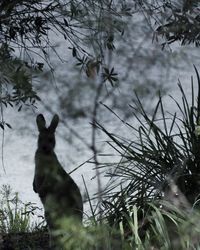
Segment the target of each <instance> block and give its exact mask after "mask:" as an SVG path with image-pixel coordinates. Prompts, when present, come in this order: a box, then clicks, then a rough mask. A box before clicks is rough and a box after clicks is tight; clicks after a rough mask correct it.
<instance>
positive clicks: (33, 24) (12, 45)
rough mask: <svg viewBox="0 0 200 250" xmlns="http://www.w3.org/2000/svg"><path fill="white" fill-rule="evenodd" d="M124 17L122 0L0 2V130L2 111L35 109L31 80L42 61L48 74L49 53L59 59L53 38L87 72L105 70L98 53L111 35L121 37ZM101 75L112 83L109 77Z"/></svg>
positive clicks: (110, 42) (126, 10)
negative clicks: (63, 43)
mask: <svg viewBox="0 0 200 250" xmlns="http://www.w3.org/2000/svg"><path fill="white" fill-rule="evenodd" d="M128 15H130V9H129V8H127V7H126V1H125V0H124V1H118V0H116V1H111V2H106V1H99V0H92V1H91V0H87V1H78V0H77V1H76V0H70V1H67V2H65V1H62V0H56V1H46V0H31V1H28V0H25V1H21V0H15V1H6V0H3V1H1V3H0V17H1V23H0V41H1V48H0V62H1V68H0V104H1V128H4V125H5V123H4V120H3V114H2V111H3V107H5V106H6V107H7V106H12V107H13V106H15V105H16V106H17V108H18V111H20V110H21V109H22V107H23V106H24V105H26V106H31V107H32V108H35V103H36V101H38V100H39V97H38V94H37V93H36V92H35V88H34V76H35V75H36V74H38V73H40V71H42V70H43V66H44V63H46V64H47V65H48V66H49V67H50V68H51V71H52V72H53V71H54V69H53V68H52V66H51V63H50V59H49V51H50V49H51V51H53V52H55V54H56V55H57V56H58V57H59V58H60V56H59V54H58V53H57V51H56V49H55V46H54V44H53V43H52V38H53V36H55V35H56V36H58V37H59V40H60V41H61V40H62V38H63V39H64V40H66V49H67V48H68V49H70V50H71V51H72V56H73V57H74V58H75V59H76V60H77V65H79V66H80V67H81V69H83V70H85V71H86V73H87V74H88V72H89V71H91V69H92V70H94V71H96V70H97V71H98V70H99V65H100V64H102V65H104V68H106V69H107V66H106V65H105V64H104V62H103V61H104V51H105V50H113V49H114V47H115V46H114V35H115V33H116V32H117V33H123V28H124V25H125V23H124V21H123V17H126V16H128ZM105 23H106V25H104V24H105ZM62 56H63V55H62ZM19 58H20V59H19ZM36 58H37V60H39V62H38V61H36ZM60 59H61V58H60ZM61 60H62V61H63V58H62V59H61ZM91 62H93V63H91ZM91 65H92V66H91ZM107 70H108V69H107ZM112 73H113V72H112ZM88 76H89V75H88ZM106 77H107V78H108V77H109V79H108V80H109V81H110V80H111V81H113V76H112V74H111V75H109V76H106ZM105 80H106V79H105ZM115 80H116V78H114V81H115ZM111 84H112V82H111Z"/></svg>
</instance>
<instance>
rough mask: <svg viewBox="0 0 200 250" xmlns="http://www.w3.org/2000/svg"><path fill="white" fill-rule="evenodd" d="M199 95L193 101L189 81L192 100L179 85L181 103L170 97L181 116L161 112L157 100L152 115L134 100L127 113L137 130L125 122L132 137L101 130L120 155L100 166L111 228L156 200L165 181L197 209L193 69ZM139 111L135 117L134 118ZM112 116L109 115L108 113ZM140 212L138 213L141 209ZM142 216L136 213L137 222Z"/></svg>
mask: <svg viewBox="0 0 200 250" xmlns="http://www.w3.org/2000/svg"><path fill="white" fill-rule="evenodd" d="M195 72H196V76H197V85H198V93H197V98H196V97H195V92H194V86H193V78H192V80H191V92H192V95H191V100H189V99H188V98H187V97H186V94H185V92H184V90H183V88H182V86H181V83H180V82H179V84H178V86H179V89H180V93H181V95H182V104H180V103H179V102H178V101H177V100H176V99H174V98H173V97H171V98H172V100H173V101H174V102H175V104H176V105H177V108H178V110H177V111H178V112H179V114H180V115H177V112H176V113H174V114H171V113H170V112H165V110H164V105H163V100H162V97H161V96H160V98H159V100H158V103H157V105H156V108H155V111H154V113H153V115H152V116H151V115H149V114H148V113H147V112H146V111H145V110H144V108H143V105H142V103H141V102H140V99H139V97H138V96H137V94H136V97H137V101H136V102H135V106H132V105H130V107H131V112H133V114H134V117H135V118H136V119H137V120H138V122H139V124H140V126H139V127H138V128H136V127H134V125H132V124H130V123H127V122H125V121H123V122H124V124H125V125H126V126H127V127H128V128H130V130H132V131H131V132H134V133H135V134H136V138H134V139H130V138H128V139H127V138H123V137H120V136H118V135H114V134H112V133H110V132H109V131H108V130H106V129H105V128H104V127H103V126H102V125H100V124H99V123H98V122H97V123H96V126H97V127H98V128H100V129H101V130H102V131H103V132H104V133H106V134H107V135H108V137H109V138H110V139H111V141H110V142H109V145H110V146H111V147H112V148H114V149H115V150H116V152H118V153H119V154H120V156H121V160H120V162H119V163H113V164H109V165H107V164H104V165H101V166H100V167H101V169H102V168H103V167H104V168H105V171H106V175H107V176H109V177H110V178H111V183H112V184H111V185H108V187H107V188H106V189H105V190H104V193H103V196H104V201H103V203H102V205H103V207H104V211H105V217H106V218H107V219H108V221H109V223H110V224H111V225H114V224H118V222H119V219H120V220H121V218H124V214H128V210H129V208H130V207H133V206H134V205H136V206H137V207H138V208H142V209H143V210H144V211H147V210H148V209H149V206H148V203H149V202H152V201H155V200H160V199H161V198H162V197H163V194H164V192H165V191H166V190H167V187H168V184H169V180H170V179H171V180H173V181H174V182H175V183H176V185H177V186H178V188H179V189H180V191H181V192H182V193H183V194H184V196H185V197H186V198H187V200H188V201H189V203H190V204H191V205H193V204H194V205H195V207H196V208H197V207H198V196H199V194H200V186H199V177H200V154H199V149H200V135H199V122H200V77H199V74H198V71H197V69H196V67H195ZM138 111H139V115H138ZM113 113H114V112H113ZM141 211H142V210H141ZM144 215H145V212H144V213H140V214H139V215H138V216H139V219H142V218H143V217H144Z"/></svg>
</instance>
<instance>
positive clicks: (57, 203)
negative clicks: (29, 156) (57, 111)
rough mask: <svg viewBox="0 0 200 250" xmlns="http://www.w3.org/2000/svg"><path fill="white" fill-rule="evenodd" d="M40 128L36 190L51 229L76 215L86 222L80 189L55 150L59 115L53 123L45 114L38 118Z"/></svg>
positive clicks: (36, 157) (34, 182)
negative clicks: (59, 222)
mask: <svg viewBox="0 0 200 250" xmlns="http://www.w3.org/2000/svg"><path fill="white" fill-rule="evenodd" d="M36 123H37V127H38V131H39V137H38V148H37V150H36V153H35V176H34V180H33V190H34V191H35V192H36V193H38V194H39V197H40V199H41V202H42V204H43V206H44V210H45V219H46V221H47V225H48V227H49V229H50V231H51V230H52V229H56V228H57V226H58V225H57V224H58V221H59V220H62V219H63V218H68V217H71V218H74V219H75V220H77V222H82V216H83V202H82V197H81V193H80V190H79V188H78V186H77V185H76V183H75V182H74V181H73V179H72V178H71V177H70V175H69V174H67V173H66V172H65V170H64V169H63V167H62V166H61V164H60V163H59V161H58V159H57V156H56V154H55V152H54V148H55V144H56V140H55V130H56V128H57V126H58V123H59V116H58V115H54V117H53V119H52V121H51V123H50V126H49V127H46V121H45V118H44V116H43V115H42V114H39V115H38V116H37V118H36Z"/></svg>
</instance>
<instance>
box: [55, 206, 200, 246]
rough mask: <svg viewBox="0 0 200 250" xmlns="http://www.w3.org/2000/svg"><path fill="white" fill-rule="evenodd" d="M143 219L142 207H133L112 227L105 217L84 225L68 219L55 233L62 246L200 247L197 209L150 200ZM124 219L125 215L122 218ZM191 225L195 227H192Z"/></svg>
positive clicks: (63, 221)
mask: <svg viewBox="0 0 200 250" xmlns="http://www.w3.org/2000/svg"><path fill="white" fill-rule="evenodd" d="M148 205H149V210H148V212H147V213H146V214H145V219H144V220H139V219H138V215H139V214H140V213H141V210H140V208H138V207H136V206H133V207H132V208H130V209H129V212H128V214H124V219H125V220H126V223H123V220H121V221H119V223H118V225H115V226H113V227H111V226H109V225H108V224H107V221H106V220H105V219H102V220H101V221H100V222H99V223H98V224H93V223H92V221H93V219H94V218H92V219H90V220H89V221H88V223H89V225H87V226H85V227H81V226H80V225H76V224H75V223H74V221H72V220H69V219H65V220H62V223H60V229H59V230H57V231H55V232H54V234H57V235H60V236H61V238H60V244H61V246H60V247H61V248H62V249H72V250H73V249H80V250H84V249H89V250H93V249H98V250H100V249H104V250H112V249H116V250H120V249H124V250H129V249H130V250H131V249H138V250H145V249H163V250H168V249H184V250H185V249H197V247H199V241H198V240H199V230H200V228H199V225H198V223H197V221H198V220H197V218H198V216H199V213H198V212H194V211H193V212H191V213H190V214H188V213H186V212H184V211H183V210H178V209H177V208H176V207H175V206H173V205H171V204H169V203H163V206H165V209H163V208H161V207H159V206H158V204H155V203H149V204H148ZM120 219H122V218H120ZM191 227H192V228H193V230H190V229H191Z"/></svg>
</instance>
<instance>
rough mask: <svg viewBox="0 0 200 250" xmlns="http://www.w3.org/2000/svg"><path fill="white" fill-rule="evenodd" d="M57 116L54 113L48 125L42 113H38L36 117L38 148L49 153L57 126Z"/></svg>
mask: <svg viewBox="0 0 200 250" xmlns="http://www.w3.org/2000/svg"><path fill="white" fill-rule="evenodd" d="M58 122H59V116H58V115H54V117H53V119H52V121H51V124H50V126H49V127H46V121H45V118H44V116H43V115H42V114H39V115H38V116H37V118H36V123H37V127H38V130H39V137H38V150H39V151H41V152H43V153H45V154H50V153H51V152H53V150H54V147H55V144H56V141H55V130H56V128H57V126H58Z"/></svg>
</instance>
